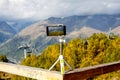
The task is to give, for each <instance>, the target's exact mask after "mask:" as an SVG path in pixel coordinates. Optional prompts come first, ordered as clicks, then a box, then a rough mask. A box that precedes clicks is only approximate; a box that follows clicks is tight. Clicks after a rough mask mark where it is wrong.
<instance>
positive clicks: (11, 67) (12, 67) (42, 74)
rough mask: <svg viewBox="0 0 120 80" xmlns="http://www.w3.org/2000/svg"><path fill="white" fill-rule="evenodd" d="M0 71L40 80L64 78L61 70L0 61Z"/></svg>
mask: <svg viewBox="0 0 120 80" xmlns="http://www.w3.org/2000/svg"><path fill="white" fill-rule="evenodd" d="M0 71H2V72H6V73H11V74H15V75H20V76H24V77H29V78H33V79H38V80H63V75H61V73H60V72H56V71H48V70H44V69H40V68H34V67H28V66H22V65H16V64H11V63H4V62H0Z"/></svg>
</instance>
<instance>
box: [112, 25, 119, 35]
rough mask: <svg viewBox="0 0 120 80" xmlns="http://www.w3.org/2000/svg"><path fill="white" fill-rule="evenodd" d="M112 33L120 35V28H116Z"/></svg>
mask: <svg viewBox="0 0 120 80" xmlns="http://www.w3.org/2000/svg"><path fill="white" fill-rule="evenodd" d="M112 32H113V33H114V34H116V35H120V26H118V27H116V28H114V29H113V30H112Z"/></svg>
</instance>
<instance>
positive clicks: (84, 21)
mask: <svg viewBox="0 0 120 80" xmlns="http://www.w3.org/2000/svg"><path fill="white" fill-rule="evenodd" d="M52 24H64V25H66V30H67V35H66V37H65V38H66V40H67V41H68V40H69V39H71V38H76V37H88V36H91V35H92V34H93V33H101V32H104V33H105V32H107V31H109V28H111V29H112V30H111V31H112V32H113V33H115V34H117V35H118V34H120V32H119V31H120V14H116V15H88V16H78V15H74V16H69V17H64V18H56V17H50V18H48V19H46V20H40V21H37V22H36V23H33V24H31V25H30V26H27V27H25V26H24V27H22V28H23V29H21V30H20V29H18V30H17V31H16V29H15V28H13V27H11V26H10V25H9V24H7V23H6V25H9V27H10V28H11V29H9V30H10V31H11V32H14V34H13V33H12V34H13V35H14V36H13V37H12V38H10V39H9V40H7V41H6V42H4V43H2V45H0V54H2V53H5V54H7V56H8V57H9V59H11V60H16V59H17V60H21V59H22V58H23V49H22V50H19V49H18V47H19V46H20V44H21V43H29V44H30V45H34V47H35V48H37V49H38V50H39V51H38V53H36V54H40V53H41V52H42V51H43V50H44V49H45V48H46V47H47V46H48V45H51V44H53V43H58V41H57V40H58V37H48V36H46V26H48V25H52ZM5 28H6V27H5ZM16 28H17V27H16ZM12 30H13V31H12ZM2 31H3V30H2Z"/></svg>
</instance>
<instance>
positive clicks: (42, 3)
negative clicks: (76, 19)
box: [0, 0, 120, 19]
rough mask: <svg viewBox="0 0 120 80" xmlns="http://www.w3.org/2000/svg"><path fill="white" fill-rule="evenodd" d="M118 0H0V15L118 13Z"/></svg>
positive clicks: (63, 15)
mask: <svg viewBox="0 0 120 80" xmlns="http://www.w3.org/2000/svg"><path fill="white" fill-rule="evenodd" d="M119 3H120V0H0V17H2V18H4V17H5V18H10V19H29V18H30V19H32V18H33V19H45V18H48V17H51V16H56V17H65V16H71V15H89V14H115V13H120V5H119Z"/></svg>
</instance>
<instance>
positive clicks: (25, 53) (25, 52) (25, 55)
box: [24, 49, 27, 58]
mask: <svg viewBox="0 0 120 80" xmlns="http://www.w3.org/2000/svg"><path fill="white" fill-rule="evenodd" d="M26 57H27V51H26V49H24V58H26Z"/></svg>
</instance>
